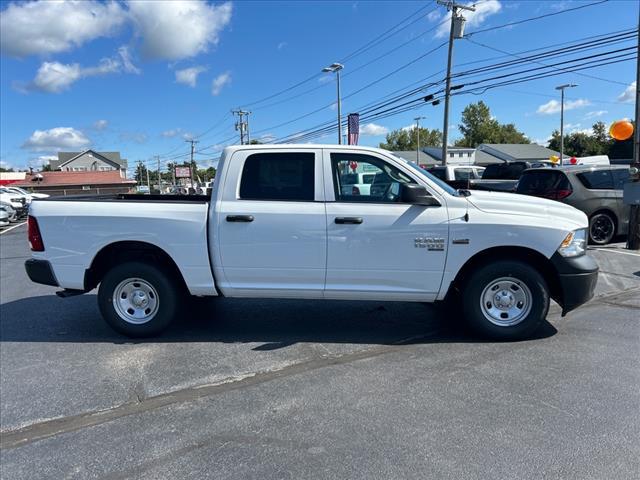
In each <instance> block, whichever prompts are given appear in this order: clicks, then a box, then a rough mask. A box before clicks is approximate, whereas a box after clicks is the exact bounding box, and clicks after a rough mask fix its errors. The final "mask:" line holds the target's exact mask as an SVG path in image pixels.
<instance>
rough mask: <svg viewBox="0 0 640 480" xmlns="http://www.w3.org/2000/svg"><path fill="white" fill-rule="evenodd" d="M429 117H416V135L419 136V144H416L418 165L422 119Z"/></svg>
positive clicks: (418, 161)
mask: <svg viewBox="0 0 640 480" xmlns="http://www.w3.org/2000/svg"><path fill="white" fill-rule="evenodd" d="M425 118H427V117H416V118H414V120H415V121H416V135H417V136H418V145H417V146H416V165H420V120H424V119H425Z"/></svg>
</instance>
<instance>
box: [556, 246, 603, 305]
mask: <svg viewBox="0 0 640 480" xmlns="http://www.w3.org/2000/svg"><path fill="white" fill-rule="evenodd" d="M551 263H552V264H553V266H554V267H555V269H556V272H557V273H558V284H559V289H560V292H558V293H559V298H558V299H557V301H558V303H559V304H560V306H561V307H562V316H563V317H564V316H565V315H566V314H567V313H568V312H570V311H571V310H574V309H576V308H578V307H579V306H580V305H582V304H583V303H586V302H588V301H589V300H591V299H592V298H593V294H594V291H595V289H596V283H598V264H597V263H596V261H595V260H594V259H593V258H591V257H590V256H589V255H581V256H579V257H570V258H566V257H563V256H562V255H560V254H559V253H558V252H556V253H555V254H554V255H553V256H552V257H551Z"/></svg>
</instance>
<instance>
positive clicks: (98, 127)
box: [93, 120, 109, 131]
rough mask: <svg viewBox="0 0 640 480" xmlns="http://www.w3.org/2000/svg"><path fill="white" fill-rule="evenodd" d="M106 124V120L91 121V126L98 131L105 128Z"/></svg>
mask: <svg viewBox="0 0 640 480" xmlns="http://www.w3.org/2000/svg"><path fill="white" fill-rule="evenodd" d="M108 126H109V122H107V121H106V120H97V121H95V122H94V123H93V128H94V129H95V130H98V131H101V130H106V128H107V127H108Z"/></svg>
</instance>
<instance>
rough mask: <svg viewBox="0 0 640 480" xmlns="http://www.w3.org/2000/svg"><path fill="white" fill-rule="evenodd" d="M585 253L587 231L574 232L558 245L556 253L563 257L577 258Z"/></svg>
mask: <svg viewBox="0 0 640 480" xmlns="http://www.w3.org/2000/svg"><path fill="white" fill-rule="evenodd" d="M586 251H587V229H586V228H584V229H582V230H575V231H573V232H570V233H569V235H567V236H566V237H565V239H564V240H563V241H562V243H561V244H560V247H559V248H558V253H559V254H560V255H562V256H563V257H579V256H580V255H584V254H585V252H586Z"/></svg>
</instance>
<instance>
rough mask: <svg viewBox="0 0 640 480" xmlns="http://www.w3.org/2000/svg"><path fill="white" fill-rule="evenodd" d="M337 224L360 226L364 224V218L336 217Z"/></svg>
mask: <svg viewBox="0 0 640 480" xmlns="http://www.w3.org/2000/svg"><path fill="white" fill-rule="evenodd" d="M336 223H338V224H349V225H359V224H361V223H362V217H336Z"/></svg>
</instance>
